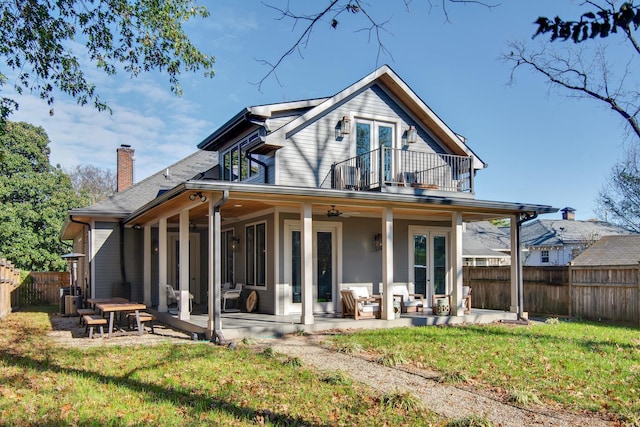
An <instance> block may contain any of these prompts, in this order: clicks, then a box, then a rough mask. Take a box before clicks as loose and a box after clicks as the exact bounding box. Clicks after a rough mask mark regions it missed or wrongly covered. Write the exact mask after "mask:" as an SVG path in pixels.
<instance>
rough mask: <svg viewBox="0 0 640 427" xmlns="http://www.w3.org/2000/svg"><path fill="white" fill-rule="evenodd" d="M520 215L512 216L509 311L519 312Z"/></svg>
mask: <svg viewBox="0 0 640 427" xmlns="http://www.w3.org/2000/svg"><path fill="white" fill-rule="evenodd" d="M519 219H520V217H519V215H512V216H511V306H510V307H509V311H510V312H511V313H518V312H519V310H518V287H519V286H518V283H519V282H520V278H519V275H520V267H519V266H520V264H521V262H522V261H521V259H520V248H519V245H520V243H519V240H520V239H518V232H519V230H518V220H519Z"/></svg>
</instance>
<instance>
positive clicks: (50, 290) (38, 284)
mask: <svg viewBox="0 0 640 427" xmlns="http://www.w3.org/2000/svg"><path fill="white" fill-rule="evenodd" d="M64 287H69V272H66V271H65V272H58V271H46V272H36V271H32V272H31V273H29V275H28V276H27V277H26V279H25V280H24V282H23V283H22V285H21V286H20V287H19V288H18V289H16V291H15V292H14V293H13V296H12V297H13V306H14V307H19V306H25V305H39V304H59V303H60V288H64Z"/></svg>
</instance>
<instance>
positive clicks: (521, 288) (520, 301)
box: [516, 212, 538, 320]
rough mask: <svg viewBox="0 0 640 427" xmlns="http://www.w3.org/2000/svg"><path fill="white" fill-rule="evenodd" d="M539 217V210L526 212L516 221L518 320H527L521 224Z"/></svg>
mask: <svg viewBox="0 0 640 427" xmlns="http://www.w3.org/2000/svg"><path fill="white" fill-rule="evenodd" d="M537 217H538V212H533V214H531V213H529V212H527V213H525V214H524V216H523V217H522V218H520V219H519V220H518V221H517V222H516V251H518V256H517V259H518V277H517V283H518V289H517V294H518V295H517V298H518V320H525V319H523V317H524V281H523V280H522V250H521V248H522V243H521V241H520V226H521V225H522V224H524V223H525V222H527V221H531V220H533V219H536V218H537Z"/></svg>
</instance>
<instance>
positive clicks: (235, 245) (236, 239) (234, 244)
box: [229, 236, 240, 252]
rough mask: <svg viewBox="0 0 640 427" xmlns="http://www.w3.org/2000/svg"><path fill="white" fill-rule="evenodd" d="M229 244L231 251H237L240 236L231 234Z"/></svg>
mask: <svg viewBox="0 0 640 427" xmlns="http://www.w3.org/2000/svg"><path fill="white" fill-rule="evenodd" d="M229 246H230V247H231V252H237V251H238V249H240V238H239V237H236V236H231V239H230V242H229Z"/></svg>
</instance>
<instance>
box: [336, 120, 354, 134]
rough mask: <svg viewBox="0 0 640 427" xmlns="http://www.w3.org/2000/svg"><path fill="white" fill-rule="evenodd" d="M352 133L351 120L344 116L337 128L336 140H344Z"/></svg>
mask: <svg viewBox="0 0 640 427" xmlns="http://www.w3.org/2000/svg"><path fill="white" fill-rule="evenodd" d="M350 133H351V118H349V116H343V117H342V120H340V121H339V122H338V126H336V138H344V137H345V136H347V135H349V134H350Z"/></svg>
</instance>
